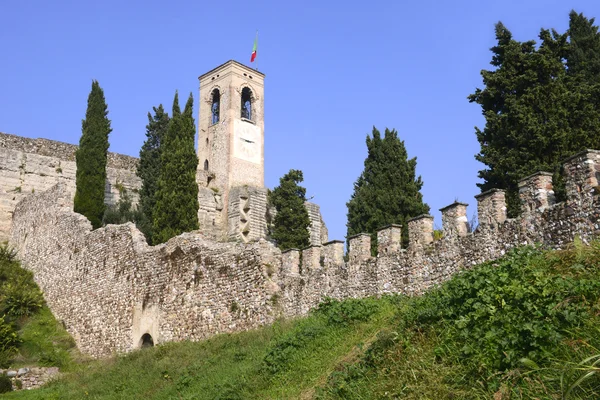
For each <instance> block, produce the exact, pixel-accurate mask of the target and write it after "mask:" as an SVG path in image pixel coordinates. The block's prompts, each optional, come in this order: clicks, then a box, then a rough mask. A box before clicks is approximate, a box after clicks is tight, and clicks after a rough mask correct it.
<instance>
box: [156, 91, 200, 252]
mask: <svg viewBox="0 0 600 400" xmlns="http://www.w3.org/2000/svg"><path fill="white" fill-rule="evenodd" d="M193 104H194V100H193V97H192V94H191V93H190V97H189V98H188V101H187V103H186V105H185V108H184V111H183V113H181V109H180V107H179V97H178V94H177V93H175V99H174V100H173V112H172V117H171V120H170V122H169V128H168V130H167V134H166V135H165V136H164V138H163V140H162V142H161V148H162V150H161V155H160V162H161V168H160V174H159V178H158V189H157V191H156V205H155V207H154V211H153V234H152V242H153V244H158V243H164V242H166V241H167V240H169V239H170V238H172V237H174V236H177V235H179V234H181V233H183V232H190V231H193V230H196V229H198V184H197V183H196V169H197V167H198V157H197V155H196V151H195V148H194V137H195V135H196V129H195V122H194V118H193V116H192V113H193Z"/></svg>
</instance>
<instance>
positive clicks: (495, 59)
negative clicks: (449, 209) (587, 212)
mask: <svg viewBox="0 0 600 400" xmlns="http://www.w3.org/2000/svg"><path fill="white" fill-rule="evenodd" d="M593 22H594V20H593V19H591V20H589V19H587V18H585V17H584V16H583V15H581V14H577V13H575V12H571V14H570V26H569V31H568V32H567V33H565V34H559V33H557V32H556V31H555V30H547V29H542V30H541V31H540V34H539V39H540V45H539V47H538V48H536V43H535V41H527V42H518V41H516V40H514V39H513V37H512V34H511V33H510V31H509V30H508V29H507V28H506V27H505V26H504V25H502V23H498V24H496V39H497V41H498V43H497V45H496V46H494V47H493V48H492V49H491V50H492V53H493V56H492V61H491V64H492V66H494V67H495V69H494V70H489V71H488V70H483V71H481V75H482V76H483V83H484V85H485V88H484V89H477V90H476V91H475V93H473V94H471V95H470V96H469V101H470V102H473V103H476V104H479V105H480V106H481V109H482V114H483V115H484V117H485V119H486V124H485V127H484V129H483V130H480V129H479V128H475V130H476V135H477V140H478V141H479V143H480V145H481V150H480V152H479V153H478V154H477V155H476V156H475V158H476V159H477V160H478V161H481V162H482V163H483V164H485V165H486V168H485V169H483V170H481V171H479V177H480V178H482V179H483V183H479V184H477V185H478V186H479V187H480V188H481V190H482V191H485V190H488V189H492V188H501V189H506V190H507V203H508V213H509V216H516V215H517V214H518V213H519V212H520V205H519V198H518V181H519V180H520V179H522V178H524V177H526V176H527V175H530V174H532V173H534V172H537V171H540V170H545V171H549V172H553V173H554V185H555V190H556V191H557V197H558V198H559V200H560V199H562V198H564V184H563V183H562V179H561V174H560V168H561V163H562V161H564V159H566V158H567V157H569V156H571V155H573V154H575V153H576V152H578V151H580V150H582V149H584V148H586V147H587V148H590V147H591V148H594V147H598V146H600V135H599V133H600V109H599V106H600V84H599V83H597V82H599V81H598V78H600V76H599V75H598V74H599V73H600V58H599V57H600V36H599V35H598V28H597V27H595V26H593Z"/></svg>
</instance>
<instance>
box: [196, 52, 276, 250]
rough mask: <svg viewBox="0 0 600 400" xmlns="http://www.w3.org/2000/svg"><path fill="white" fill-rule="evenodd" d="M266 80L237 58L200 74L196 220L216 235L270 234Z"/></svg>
mask: <svg viewBox="0 0 600 400" xmlns="http://www.w3.org/2000/svg"><path fill="white" fill-rule="evenodd" d="M264 78H265V75H264V74H262V73H260V72H258V71H256V70H253V69H251V68H249V67H247V66H245V65H242V64H240V63H238V62H236V61H233V60H231V61H227V62H226V63H224V64H222V65H220V66H218V67H216V68H215V69H213V70H211V71H209V72H207V73H205V74H203V75H201V76H200V77H199V80H200V97H199V98H200V100H199V104H200V111H199V113H198V115H199V117H198V174H197V181H198V185H199V189H200V190H199V195H198V197H199V198H198V200H199V203H200V209H199V211H198V219H199V222H200V229H201V230H202V231H203V232H204V233H206V234H207V235H209V236H213V237H214V238H216V239H240V240H242V241H245V242H247V241H250V240H254V239H258V238H261V237H265V236H266V230H267V225H266V213H267V206H266V205H267V198H266V193H267V191H266V189H265V187H264V182H265V168H264V160H265V158H264Z"/></svg>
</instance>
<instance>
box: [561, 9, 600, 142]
mask: <svg viewBox="0 0 600 400" xmlns="http://www.w3.org/2000/svg"><path fill="white" fill-rule="evenodd" d="M568 35H569V46H568V48H567V52H566V56H565V58H566V66H567V78H568V85H569V90H570V98H569V106H570V110H569V126H570V127H571V134H570V135H569V139H570V141H569V148H570V150H571V151H573V152H577V151H579V150H583V149H585V148H592V149H598V148H600V34H599V33H598V27H597V26H595V25H594V18H591V19H588V18H586V17H585V16H584V15H583V14H578V13H576V12H575V11H571V13H570V14H569V30H568Z"/></svg>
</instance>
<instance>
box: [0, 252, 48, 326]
mask: <svg viewBox="0 0 600 400" xmlns="http://www.w3.org/2000/svg"><path fill="white" fill-rule="evenodd" d="M14 257H15V253H14V250H12V249H11V248H10V247H9V246H7V245H1V246H0V314H3V315H4V316H5V317H4V319H6V320H7V321H14V320H16V319H18V318H20V317H23V316H30V315H32V314H33V313H35V312H36V311H37V310H39V309H40V308H41V307H42V306H43V304H44V298H43V297H42V292H41V291H40V289H39V288H38V286H37V285H36V284H35V282H34V281H33V275H32V274H31V272H29V271H26V270H24V269H23V268H21V267H20V266H19V264H18V263H17V262H16V261H15V258H14Z"/></svg>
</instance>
